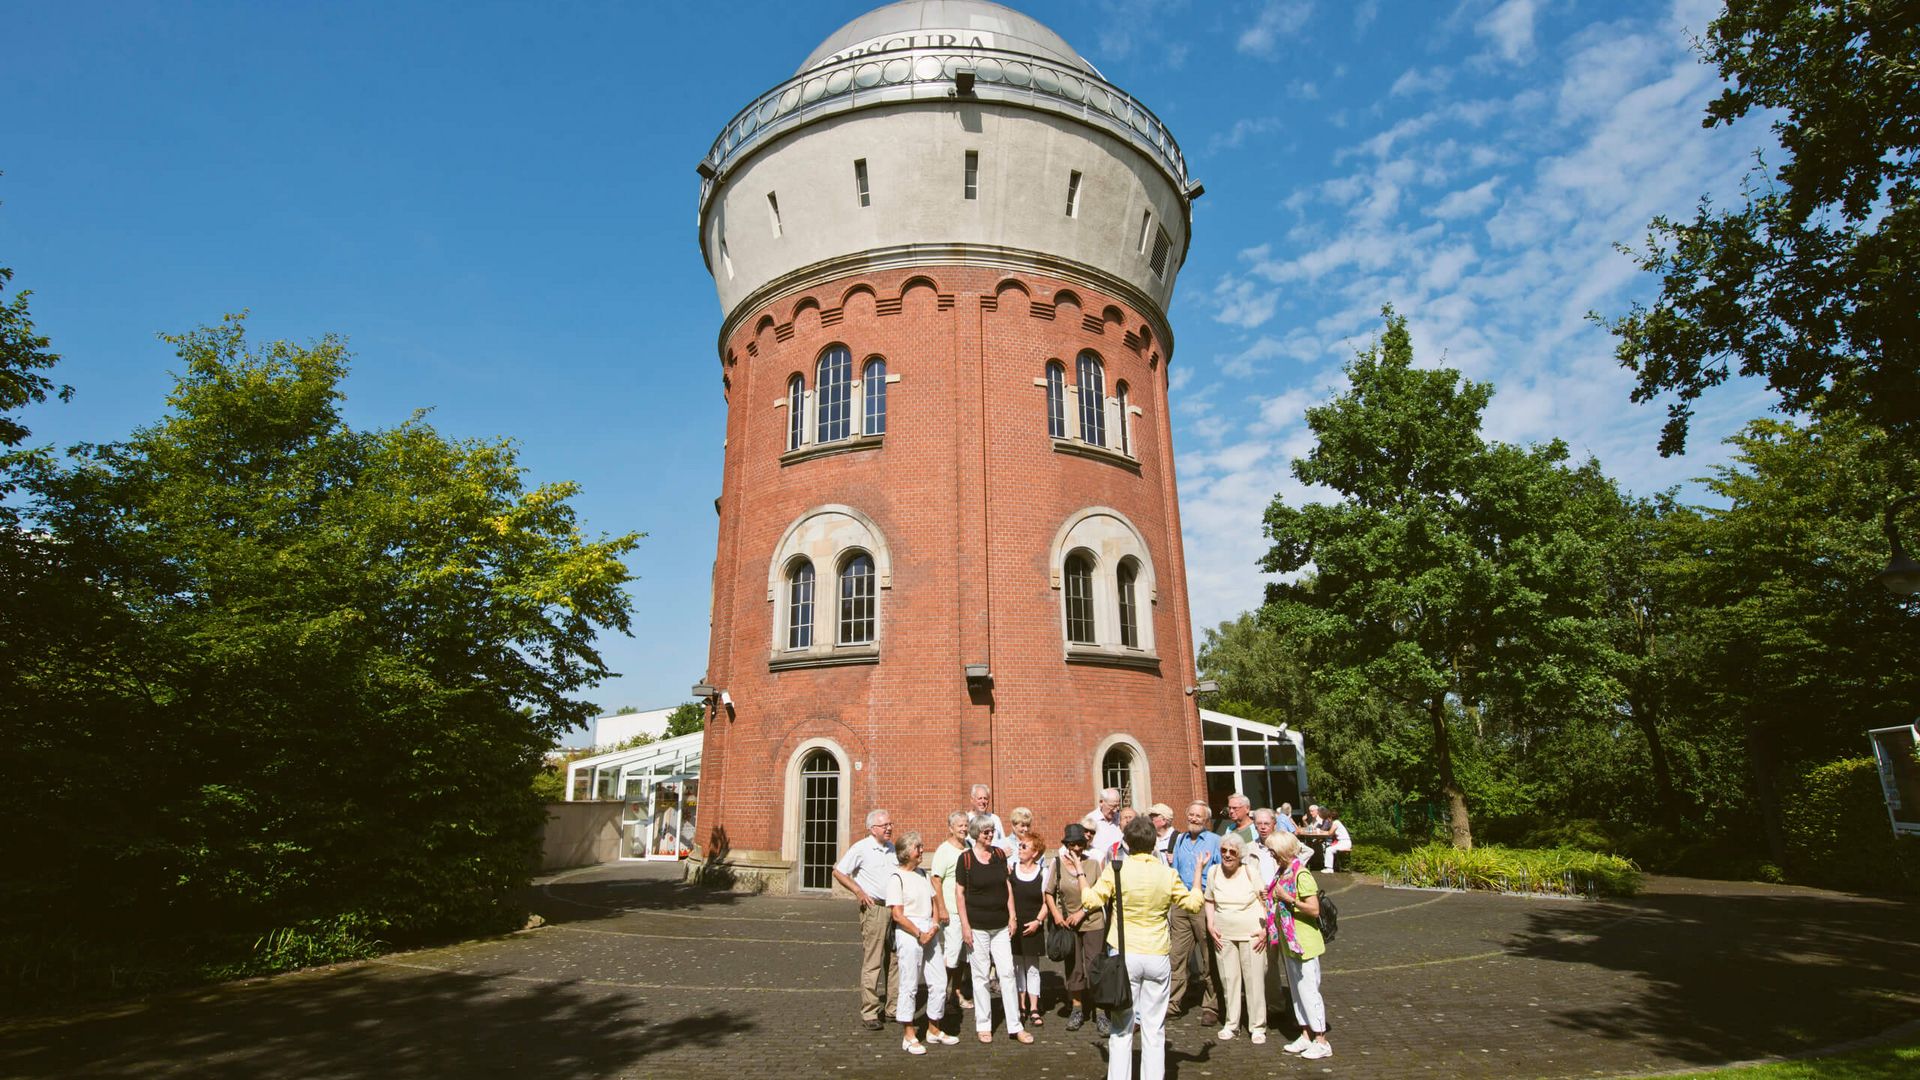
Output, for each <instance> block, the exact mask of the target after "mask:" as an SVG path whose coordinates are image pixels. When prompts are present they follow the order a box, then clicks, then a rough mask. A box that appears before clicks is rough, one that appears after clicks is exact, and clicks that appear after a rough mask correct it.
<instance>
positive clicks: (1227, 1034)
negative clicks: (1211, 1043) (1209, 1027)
mask: <svg viewBox="0 0 1920 1080" xmlns="http://www.w3.org/2000/svg"><path fill="white" fill-rule="evenodd" d="M1238 1030H1239V1029H1238V1028H1230V1027H1223V1028H1221V1029H1220V1041H1221V1042H1226V1041H1227V1040H1229V1039H1231V1038H1233V1034H1234V1032H1235V1031H1238Z"/></svg>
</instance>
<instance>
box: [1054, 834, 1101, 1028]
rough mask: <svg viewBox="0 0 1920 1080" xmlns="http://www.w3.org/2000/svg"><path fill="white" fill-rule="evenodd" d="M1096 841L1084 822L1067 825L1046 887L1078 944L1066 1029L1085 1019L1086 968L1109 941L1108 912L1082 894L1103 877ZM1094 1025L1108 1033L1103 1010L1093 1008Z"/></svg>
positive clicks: (1071, 959) (1070, 961)
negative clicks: (1083, 899)
mask: <svg viewBox="0 0 1920 1080" xmlns="http://www.w3.org/2000/svg"><path fill="white" fill-rule="evenodd" d="M1092 843H1093V837H1092V834H1091V833H1090V832H1089V831H1088V829H1087V827H1086V826H1085V825H1080V824H1074V825H1069V826H1067V831H1066V834H1065V835H1063V836H1062V837H1061V838H1060V854H1058V855H1056V856H1054V860H1053V867H1052V873H1051V878H1052V881H1051V883H1050V887H1049V888H1048V889H1047V907H1048V910H1049V912H1050V914H1051V915H1052V916H1053V920H1054V921H1055V922H1057V923H1059V924H1060V925H1061V926H1064V927H1066V928H1067V929H1069V930H1071V931H1073V932H1074V939H1075V948H1074V950H1073V952H1071V953H1069V954H1068V955H1067V960H1066V964H1065V967H1066V976H1067V997H1068V999H1069V1000H1071V1001H1072V1003H1073V1012H1071V1013H1070V1014H1068V1016H1067V1030H1068V1031H1079V1030H1080V1025H1082V1024H1084V1023H1086V1019H1087V1012H1088V1003H1087V989H1088V987H1087V970H1088V969H1089V968H1091V967H1092V966H1093V958H1094V957H1095V956H1098V955H1099V954H1100V949H1101V947H1102V944H1103V943H1104V942H1105V941H1106V933H1107V913H1106V912H1104V911H1101V910H1099V909H1098V908H1095V909H1092V910H1089V909H1088V908H1087V907H1086V906H1085V905H1084V904H1082V903H1081V896H1082V894H1083V893H1084V892H1085V890H1086V887H1087V886H1088V885H1091V884H1093V883H1094V882H1095V881H1097V880H1099V878H1100V871H1101V869H1102V868H1103V866H1104V865H1105V864H1104V863H1102V862H1101V861H1100V859H1099V857H1098V856H1096V855H1094V854H1093V853H1092V852H1090V851H1089V850H1088V847H1089V846H1090V845H1091V844H1092ZM1092 1012H1093V1019H1094V1029H1095V1030H1096V1031H1098V1032H1099V1033H1100V1034H1102V1035H1105V1034H1106V1033H1107V1014H1106V1012H1105V1011H1104V1010H1101V1009H1093V1010H1092Z"/></svg>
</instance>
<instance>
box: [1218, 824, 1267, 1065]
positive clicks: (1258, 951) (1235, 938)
mask: <svg viewBox="0 0 1920 1080" xmlns="http://www.w3.org/2000/svg"><path fill="white" fill-rule="evenodd" d="M1262 884H1263V882H1262V881H1261V879H1260V870H1259V868H1258V864H1256V863H1254V862H1253V860H1252V859H1250V858H1249V857H1248V855H1247V844H1246V841H1245V840H1242V839H1241V838H1240V834H1239V833H1237V832H1230V833H1228V834H1226V835H1225V836H1222V837H1221V838H1220V863H1219V865H1218V866H1215V867H1213V869H1212V870H1211V871H1209V872H1208V874H1207V936H1208V937H1210V938H1212V939H1213V955H1214V960H1215V970H1217V971H1219V972H1220V983H1221V986H1222V991H1223V997H1224V999H1225V1000H1224V1001H1222V1003H1221V1007H1222V1012H1223V1013H1224V1015H1225V1018H1226V1019H1225V1025H1226V1026H1224V1027H1222V1028H1221V1029H1220V1038H1221V1040H1222V1041H1225V1040H1227V1039H1231V1038H1233V1036H1234V1033H1235V1032H1237V1031H1238V1030H1239V1028H1240V1003H1241V1001H1242V999H1243V998H1244V1000H1245V1001H1246V1005H1247V1030H1248V1031H1249V1032H1251V1033H1252V1037H1253V1043H1254V1045H1255V1046H1258V1045H1260V1044H1262V1043H1264V1042H1266V1041H1267V953H1266V950H1267V928H1266V926H1265V925H1264V920H1263V918H1262V916H1264V915H1265V914H1266V911H1265V908H1264V907H1263V906H1262V904H1261V895H1260V893H1261V885H1262Z"/></svg>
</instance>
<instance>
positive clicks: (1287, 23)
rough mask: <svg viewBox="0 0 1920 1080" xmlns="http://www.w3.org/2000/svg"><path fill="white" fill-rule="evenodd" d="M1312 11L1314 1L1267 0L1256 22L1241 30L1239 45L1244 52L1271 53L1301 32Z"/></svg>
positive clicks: (1269, 54)
mask: <svg viewBox="0 0 1920 1080" xmlns="http://www.w3.org/2000/svg"><path fill="white" fill-rule="evenodd" d="M1312 14H1313V4H1312V2H1311V0H1266V2H1265V3H1263V4H1261V5H1260V13H1259V14H1258V15H1256V16H1255V17H1254V20H1253V23H1252V24H1251V25H1249V26H1248V27H1247V28H1246V29H1244V30H1242V31H1240V37H1239V40H1238V41H1237V42H1236V47H1237V48H1239V50H1240V51H1241V52H1243V53H1253V54H1255V55H1259V56H1271V55H1273V51H1274V46H1275V45H1277V44H1278V43H1279V40H1280V39H1281V38H1283V37H1292V36H1293V35H1294V34H1296V33H1299V31H1300V28H1301V27H1302V26H1305V25H1306V22H1307V18H1308V16H1310V15H1312Z"/></svg>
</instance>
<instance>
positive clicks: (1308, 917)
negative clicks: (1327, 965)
mask: <svg viewBox="0 0 1920 1080" xmlns="http://www.w3.org/2000/svg"><path fill="white" fill-rule="evenodd" d="M1267 846H1268V847H1269V848H1271V849H1272V850H1273V854H1274V857H1275V858H1276V859H1278V860H1279V861H1280V863H1281V864H1282V865H1284V866H1285V867H1286V869H1284V870H1282V871H1281V872H1280V874H1279V875H1278V876H1277V877H1275V878H1274V879H1273V883H1272V884H1271V885H1269V886H1267V888H1266V889H1265V891H1264V897H1265V900H1266V905H1267V914H1266V931H1267V945H1268V948H1270V949H1272V950H1273V951H1275V952H1278V953H1279V954H1280V959H1281V961H1282V962H1283V963H1284V964H1285V965H1286V971H1287V987H1288V989H1289V990H1291V991H1292V992H1293V1018H1294V1020H1295V1021H1297V1022H1298V1023H1299V1025H1300V1035H1299V1037H1298V1038H1296V1039H1294V1040H1293V1041H1292V1042H1290V1043H1288V1044H1287V1045H1286V1046H1284V1047H1282V1048H1281V1049H1283V1050H1285V1051H1286V1052H1287V1053H1289V1054H1299V1055H1300V1056H1301V1057H1302V1058H1305V1059H1307V1060H1309V1061H1314V1060H1318V1059H1320V1058H1329V1057H1332V1056H1333V1045H1332V1044H1331V1043H1329V1042H1327V1004H1326V1002H1325V1000H1323V999H1322V998H1321V996H1320V957H1321V956H1322V955H1324V954H1325V953H1326V951H1327V943H1326V939H1325V938H1323V937H1322V936H1321V934H1320V883H1319V882H1317V881H1315V880H1313V874H1312V873H1311V872H1309V871H1308V870H1307V859H1308V857H1309V856H1310V855H1311V852H1310V851H1309V850H1308V848H1307V846H1306V845H1305V844H1302V843H1301V842H1300V839H1299V838H1298V837H1296V836H1295V835H1294V834H1292V833H1275V834H1274V835H1273V838H1272V839H1270V840H1268V841H1267Z"/></svg>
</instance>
